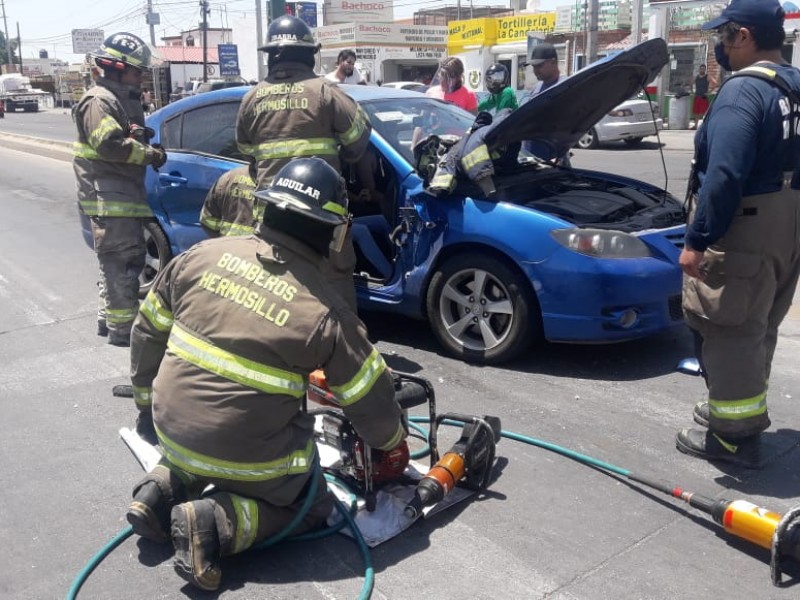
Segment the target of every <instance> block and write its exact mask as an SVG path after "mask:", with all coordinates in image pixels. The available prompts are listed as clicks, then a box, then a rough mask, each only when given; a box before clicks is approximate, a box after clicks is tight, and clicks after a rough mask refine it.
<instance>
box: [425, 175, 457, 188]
mask: <svg viewBox="0 0 800 600" xmlns="http://www.w3.org/2000/svg"><path fill="white" fill-rule="evenodd" d="M455 179H456V178H455V177H453V176H452V175H451V174H450V173H442V174H441V175H437V176H436V177H434V178H433V180H432V181H431V187H432V188H441V189H443V190H449V189H450V188H451V187H452V185H453V184H454V183H455Z"/></svg>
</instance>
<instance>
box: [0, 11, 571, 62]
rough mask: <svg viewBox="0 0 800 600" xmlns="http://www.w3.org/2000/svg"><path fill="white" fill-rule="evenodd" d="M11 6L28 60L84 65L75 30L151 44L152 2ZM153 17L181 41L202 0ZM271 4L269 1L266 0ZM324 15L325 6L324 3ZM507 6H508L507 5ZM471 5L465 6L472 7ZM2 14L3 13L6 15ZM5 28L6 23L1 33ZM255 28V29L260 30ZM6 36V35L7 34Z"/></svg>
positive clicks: (218, 19) (214, 20)
mask: <svg viewBox="0 0 800 600" xmlns="http://www.w3.org/2000/svg"><path fill="white" fill-rule="evenodd" d="M0 1H1V2H2V3H3V4H5V14H6V23H7V28H8V35H9V37H11V38H12V39H13V38H16V36H17V23H19V29H20V35H21V37H22V56H23V60H24V59H25V58H38V56H39V50H40V49H44V50H47V52H48V54H49V56H50V57H51V58H53V57H55V58H59V59H61V60H66V61H68V62H76V61H81V60H82V59H83V56H82V55H77V54H73V53H72V30H73V29H102V30H103V32H104V34H105V35H109V34H111V33H114V32H116V31H128V32H130V33H133V34H136V35H138V36H140V37H141V38H142V39H144V40H145V41H148V42H149V41H150V28H149V26H148V25H147V24H146V23H145V14H146V12H147V0H0ZM151 1H152V3H153V11H154V12H157V13H159V15H160V16H161V24H160V25H156V27H155V38H156V44H157V45H158V44H161V38H162V37H163V36H165V35H176V34H178V33H180V32H181V31H182V30H187V29H192V28H194V27H196V26H197V24H198V23H199V22H200V20H201V16H200V3H199V0H151ZM262 1H264V2H265V0H262ZM474 2H475V5H479V4H491V5H503V4H504V1H503V0H474ZM255 3H256V0H209V7H210V8H211V14H210V15H209V26H210V27H225V26H226V24H227V21H228V20H229V19H230V18H231V16H232V14H233V13H239V15H237V16H241V15H242V13H249V14H251V15H254V14H255ZM568 3H570V0H539V4H540V10H552V9H554V8H555V7H556V6H558V5H561V4H568ZM318 4H319V12H320V14H321V12H322V2H321V0H320V1H319V2H318ZM445 4H449V5H451V6H453V5H455V4H456V0H447V1H445V0H394V5H395V18H407V17H410V16H411V15H412V13H413V11H414V10H417V9H419V8H437V7H439V6H443V5H445ZM505 4H506V5H508V4H507V2H506V3H505ZM469 5H470V0H461V6H462V7H469ZM0 12H1V11H0ZM2 26H3V24H2V23H0V27H2ZM254 27H255V25H254ZM4 33H5V30H4Z"/></svg>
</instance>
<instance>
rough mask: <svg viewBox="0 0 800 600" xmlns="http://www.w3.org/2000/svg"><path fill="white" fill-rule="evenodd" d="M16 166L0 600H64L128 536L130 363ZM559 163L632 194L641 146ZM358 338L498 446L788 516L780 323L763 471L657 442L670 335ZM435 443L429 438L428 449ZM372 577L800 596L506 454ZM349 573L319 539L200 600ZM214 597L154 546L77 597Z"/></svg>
mask: <svg viewBox="0 0 800 600" xmlns="http://www.w3.org/2000/svg"><path fill="white" fill-rule="evenodd" d="M16 116H17V117H18V118H22V117H23V115H22V114H19V115H16ZM24 116H25V117H29V116H33V117H34V119H35V118H36V115H30V114H28V115H24ZM39 116H44V115H39ZM9 122H11V121H9V120H8V119H6V124H7V123H9ZM31 122H33V121H31ZM5 126H6V125H5V124H0V133H1V132H2V131H3V130H4V128H5ZM682 144H683V146H685V143H683V142H682ZM678 145H679V144H678V143H677V142H676V143H675V144H674V146H675V148H674V149H670V142H669V141H665V155H667V157H668V158H667V162H668V164H672V163H674V164H676V165H678V164H686V163H685V161H686V160H688V158H687V156H688V149H687V148H685V147H683V148H682V149H678V148H677V146H678ZM29 150H30V153H23V152H19V151H16V150H12V149H9V148H8V146H7V145H6V140H5V139H4V142H3V147H2V148H0V203H1V204H0V206H2V209H3V210H2V214H3V219H2V221H0V232H2V235H0V402H2V404H1V405H2V407H3V408H2V419H0V459H2V461H3V470H2V473H3V483H4V493H3V495H2V496H0V498H2V500H1V501H0V540H3V543H2V544H0V563H1V564H3V566H4V576H3V577H2V578H0V597H3V598H9V599H11V598H13V599H15V600H28V599H30V600H41V599H50V598H63V597H65V595H66V593H67V590H68V589H69V586H70V584H71V582H72V581H73V579H74V578H75V576H76V575H77V574H78V572H79V571H80V570H81V569H83V568H84V566H85V565H86V564H87V562H88V561H89V559H90V558H91V557H92V556H94V555H95V553H96V552H97V551H98V550H99V549H100V548H101V547H103V546H104V545H105V544H106V543H107V542H108V541H109V540H111V539H112V538H113V537H114V536H115V535H116V534H117V533H118V532H119V531H120V530H122V529H123V527H124V526H125V525H126V522H125V520H124V512H125V508H126V506H127V504H128V502H129V498H130V490H131V488H132V486H133V484H134V483H135V482H136V481H137V479H138V478H139V477H140V475H141V471H140V469H139V467H138V465H137V463H136V461H135V460H134V459H133V458H132V456H131V455H130V453H129V452H128V450H127V449H126V447H125V446H124V445H123V443H122V442H121V441H120V440H119V438H118V435H117V430H118V429H119V428H120V427H121V426H126V425H131V424H132V422H133V419H134V414H135V413H134V408H133V404H132V401H131V400H126V399H120V398H114V397H112V395H111V387H112V386H113V385H115V384H119V383H125V382H126V375H127V371H128V353H127V350H125V349H121V348H116V347H112V346H109V345H107V344H105V343H104V342H105V340H104V339H102V338H99V337H96V336H95V335H94V323H95V302H96V290H95V285H94V282H95V279H96V262H95V258H94V256H93V254H92V253H91V251H90V250H89V249H88V248H87V247H86V246H85V245H84V243H83V241H82V239H81V235H80V233H79V224H78V218H77V213H76V209H75V200H74V181H73V175H72V168H71V165H70V164H69V162H66V161H65V160H54V159H52V158H47V157H45V156H41V155H39V154H40V149H39V148H38V147H30V148H29ZM576 157H577V161H576V162H578V164H579V165H580V166H590V165H589V163H596V164H599V165H600V164H605V163H607V162H612V163H619V164H620V165H624V168H623V169H620V170H621V171H622V172H625V173H626V174H636V175H637V176H640V177H642V178H646V177H656V176H658V172H659V169H660V167H659V164H660V158H659V153H658V152H657V151H655V149H654V148H649V149H647V150H645V151H642V152H632V151H630V150H627V149H621V148H620V149H614V150H597V151H588V154H587V153H580V154H576ZM63 158H66V155H63ZM584 161H586V164H584ZM683 177H684V178H685V172H684V175H683ZM675 179H676V180H677V179H679V177H678V176H676V177H675ZM576 293H580V292H579V290H576ZM365 320H366V322H367V325H368V326H369V329H370V334H371V336H372V337H373V338H374V340H375V342H376V344H377V346H378V348H379V349H380V350H381V351H382V352H383V353H384V354H385V355H386V356H387V361H388V362H389V364H390V366H392V367H393V368H395V369H398V370H404V371H409V372H415V373H417V374H420V375H422V376H425V377H427V378H429V379H430V380H431V381H432V382H433V383H434V385H435V387H436V394H437V400H438V404H439V408H440V410H442V411H459V412H464V413H470V414H491V415H497V416H499V417H500V418H501V419H502V421H503V426H504V429H506V430H509V431H514V432H518V433H521V434H525V435H530V436H534V437H536V438H539V439H542V440H546V441H548V442H552V443H555V444H560V445H563V446H565V447H568V448H571V449H573V450H575V451H578V452H582V453H585V454H588V455H590V456H593V457H595V458H597V459H600V460H604V461H608V462H610V463H613V464H615V465H617V466H619V467H621V468H623V469H628V470H631V471H633V472H637V473H646V474H649V475H651V476H653V477H655V478H657V479H663V480H666V481H669V482H673V483H675V484H677V485H681V486H682V487H684V488H685V489H689V490H694V491H697V492H699V493H703V494H705V495H708V496H712V497H727V498H747V499H750V500H751V501H753V502H754V503H756V504H759V505H762V506H765V507H768V508H770V509H772V510H775V511H777V512H784V511H786V510H788V509H789V508H790V507H792V506H793V505H795V504H797V503H798V496H800V474H799V473H798V471H797V461H798V450H797V445H798V444H799V443H800V432H798V423H800V406H798V403H797V401H796V400H795V399H794V398H793V396H797V395H798V391H797V389H798V384H800V374H798V369H797V359H796V357H797V354H798V349H800V311H799V310H798V309H797V308H796V307H795V308H793V310H792V313H791V315H790V317H789V319H788V320H787V322H786V323H785V324H784V326H783V328H782V331H781V336H780V341H779V346H778V352H777V354H776V357H775V363H774V369H773V376H772V379H771V381H770V408H771V415H772V420H773V425H772V427H771V428H770V431H769V433H768V434H767V435H766V437H767V441H768V444H769V445H770V447H771V455H772V460H771V462H770V464H769V465H768V466H767V467H766V468H765V469H763V470H762V471H758V472H750V471H739V470H736V469H727V468H725V469H723V468H719V467H717V466H713V465H710V464H708V463H705V462H703V461H699V460H696V459H692V458H689V457H686V456H684V455H682V454H680V453H678V452H677V451H676V450H675V448H674V435H675V432H676V431H677V430H678V429H679V428H680V427H683V426H687V425H690V424H691V416H690V411H691V407H692V406H693V405H694V403H695V402H696V401H697V400H698V399H700V398H702V396H703V393H704V388H703V386H702V383H701V381H700V380H699V379H696V378H691V377H687V376H684V375H679V374H677V373H675V372H674V371H673V367H674V365H675V364H676V363H677V361H678V360H679V359H680V358H681V357H683V356H686V355H688V354H690V353H691V343H690V340H689V337H688V335H687V334H686V332H685V331H683V330H678V331H676V332H674V333H672V334H667V335H661V336H657V337H653V338H649V339H646V340H640V341H636V342H630V343H625V344H617V345H611V346H566V345H552V344H544V345H540V346H537V347H535V348H533V349H532V350H531V351H530V353H529V354H528V355H526V356H525V357H523V358H521V359H519V360H517V361H515V362H514V363H512V364H509V365H505V366H504V367H503V368H496V367H475V366H469V365H466V364H463V363H460V362H458V361H455V360H452V359H450V358H447V357H445V356H442V355H440V354H439V349H438V346H437V344H436V343H435V341H434V340H433V339H432V336H431V335H430V334H429V332H428V330H427V328H426V327H425V325H424V324H422V323H415V322H409V321H407V320H404V319H399V318H387V317H379V318H377V317H374V316H369V315H367V317H366V319H365ZM454 434H455V432H454V431H453V430H449V431H447V432H446V433H445V435H446V439H445V441H444V442H443V445H445V446H446V445H447V444H449V443H450V442H451V441H452V440H453V439H454ZM372 561H373V563H374V566H375V579H376V583H375V592H374V593H373V596H372V597H373V598H376V599H379V598H387V599H391V600H402V599H414V600H416V599H419V598H434V599H437V600H438V599H442V600H447V599H453V600H455V599H468V598H469V599H471V598H480V599H506V598H507V599H515V600H516V599H521V598H525V599H539V598H542V599H544V598H546V599H548V600H566V599H586V600H594V599H610V598H613V599H632V600H633V599H654V600H655V599H673V598H687V597H696V598H725V599H727V600H751V599H753V598H758V599H784V598H796V597H797V589H798V588H797V587H793V588H789V589H783V590H781V589H777V588H774V587H772V585H771V584H770V580H769V566H768V562H769V556H768V552H767V551H765V550H761V549H758V548H753V547H751V546H749V545H747V544H745V543H741V542H738V541H736V540H735V539H733V538H731V537H729V536H728V535H726V534H725V533H724V532H722V531H721V529H720V528H719V527H718V526H716V525H714V524H712V523H711V522H710V521H709V520H708V519H707V518H706V517H705V516H703V515H701V514H699V513H698V512H697V511H694V510H691V509H689V510H687V509H685V508H684V507H683V506H681V505H678V504H677V503H676V502H674V501H672V500H670V499H668V498H666V497H660V496H658V495H654V494H651V493H648V492H643V491H641V490H639V489H638V488H637V487H636V486H635V485H631V484H629V483H628V482H627V481H625V480H621V479H619V478H617V477H610V476H607V475H605V474H603V473H601V472H599V471H598V470H596V469H593V468H589V467H585V466H582V465H579V464H577V463H575V462H573V461H570V460H568V459H565V458H562V457H560V456H557V455H554V454H552V453H550V452H547V451H545V450H542V449H539V448H535V447H531V446H527V445H523V444H520V443H518V442H513V441H511V440H508V439H504V440H502V441H501V443H500V445H499V446H498V461H497V466H496V469H495V479H494V481H493V482H492V484H491V487H490V488H489V489H488V490H487V491H486V493H484V494H482V495H481V496H480V497H479V498H475V499H473V500H471V501H467V502H465V503H463V504H460V505H458V506H456V507H454V508H452V509H450V510H448V511H447V512H445V513H443V514H441V515H439V516H437V517H435V518H433V519H430V520H427V521H421V522H418V523H416V524H415V525H414V526H413V527H412V528H411V529H409V530H408V531H407V532H405V533H403V534H402V535H400V536H399V537H397V538H395V539H393V540H391V541H389V542H387V543H385V544H383V545H381V546H379V547H377V548H376V549H374V550H373V551H372ZM362 574H363V566H362V563H361V559H360V556H359V554H358V552H357V550H356V547H355V545H354V544H353V543H352V541H350V540H349V539H347V538H344V537H342V536H335V537H332V538H327V539H324V540H321V541H317V542H314V543H304V544H289V545H283V546H281V547H279V548H276V549H273V550H266V551H263V552H260V553H251V554H246V555H242V556H239V557H236V558H233V559H229V560H225V561H224V562H223V587H222V589H221V591H220V592H219V594H217V596H219V597H221V598H226V599H244V598H246V599H250V598H281V599H295V598H296V599H303V600H309V599H312V600H313V599H325V600H331V599H347V598H355V597H357V596H358V593H359V591H360V589H361V583H362V579H361V577H362ZM212 596H213V595H211V594H204V593H199V592H197V591H195V590H193V589H192V588H190V587H187V586H185V585H184V583H183V581H182V580H180V579H179V578H178V577H177V576H176V575H175V574H174V572H173V570H172V568H171V562H170V552H169V550H168V549H165V548H161V547H156V546H153V545H151V544H149V543H147V542H143V541H135V540H133V539H130V540H127V541H125V542H124V543H123V544H122V545H121V546H120V547H119V548H118V549H117V550H115V551H114V552H113V553H112V554H111V555H110V556H109V557H108V558H107V559H106V560H105V561H104V562H103V563H102V564H100V565H99V567H98V568H97V569H96V571H95V572H94V573H93V574H92V575H91V577H90V578H89V580H88V582H87V584H86V585H85V586H84V588H83V589H82V591H81V593H80V594H79V598H97V599H107V598H115V599H119V600H126V599H131V600H138V599H144V598H147V599H151V598H163V599H179V598H206V597H212Z"/></svg>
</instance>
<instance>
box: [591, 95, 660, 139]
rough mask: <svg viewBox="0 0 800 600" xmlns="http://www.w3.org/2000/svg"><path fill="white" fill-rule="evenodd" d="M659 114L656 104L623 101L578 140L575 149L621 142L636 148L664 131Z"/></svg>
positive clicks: (638, 100) (638, 99) (634, 100)
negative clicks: (643, 141)
mask: <svg viewBox="0 0 800 600" xmlns="http://www.w3.org/2000/svg"><path fill="white" fill-rule="evenodd" d="M657 114H659V110H658V104H656V103H650V102H649V101H648V100H647V99H646V98H633V99H631V100H626V101H625V102H623V103H622V104H620V105H619V106H617V107H616V108H614V110H612V111H611V112H610V113H608V114H607V115H606V116H604V117H603V118H602V119H600V120H599V121H598V122H597V124H596V125H595V126H594V127H592V128H591V129H590V130H589V131H587V132H586V134H585V135H584V136H583V137H582V138H581V139H579V140H578V143H577V144H576V146H577V147H578V148H583V149H588V148H597V147H598V146H599V145H600V144H603V143H605V142H617V141H620V140H622V141H623V142H625V143H626V144H628V145H629V146H638V145H639V144H640V143H641V142H642V140H643V139H644V138H646V137H647V136H650V135H656V131H657V130H659V129H663V128H664V121H663V119H661V117H656V115H657Z"/></svg>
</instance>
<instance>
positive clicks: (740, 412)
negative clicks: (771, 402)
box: [708, 391, 767, 421]
mask: <svg viewBox="0 0 800 600" xmlns="http://www.w3.org/2000/svg"><path fill="white" fill-rule="evenodd" d="M708 408H709V410H710V412H711V414H712V415H714V416H715V417H716V418H718V419H726V420H729V421H741V420H742V419H749V418H750V417H757V416H759V415H763V414H764V413H765V412H767V392H766V391H764V392H762V393H760V394H757V395H755V396H753V397H751V398H742V399H741V400H712V399H710V398H709V400H708Z"/></svg>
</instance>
